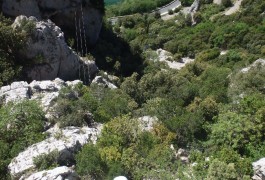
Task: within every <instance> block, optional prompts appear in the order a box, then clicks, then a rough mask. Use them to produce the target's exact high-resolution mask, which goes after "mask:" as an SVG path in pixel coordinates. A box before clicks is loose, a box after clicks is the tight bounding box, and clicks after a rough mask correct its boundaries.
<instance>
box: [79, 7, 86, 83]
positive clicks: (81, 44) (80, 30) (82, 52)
mask: <svg viewBox="0 0 265 180" xmlns="http://www.w3.org/2000/svg"><path fill="white" fill-rule="evenodd" d="M80 10H81V13H83V12H82V10H83V8H82V4H81V7H80ZM79 32H80V34H79V35H80V46H81V56H84V48H83V38H82V29H81V18H79ZM83 75H84V79H83V81H84V83H85V80H86V72H85V62H83Z"/></svg>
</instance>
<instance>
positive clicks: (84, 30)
mask: <svg viewBox="0 0 265 180" xmlns="http://www.w3.org/2000/svg"><path fill="white" fill-rule="evenodd" d="M81 15H82V25H83V33H84V44H85V52H84V53H85V56H86V55H87V54H88V53H87V42H86V29H85V20H84V12H83V7H82V5H81ZM84 71H85V70H84ZM87 75H88V79H87V84H89V83H90V73H89V66H87Z"/></svg>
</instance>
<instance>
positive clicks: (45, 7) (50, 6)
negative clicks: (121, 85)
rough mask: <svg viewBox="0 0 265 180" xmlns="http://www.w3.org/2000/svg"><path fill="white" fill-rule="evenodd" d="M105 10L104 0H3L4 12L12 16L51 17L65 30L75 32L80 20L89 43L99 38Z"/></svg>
mask: <svg viewBox="0 0 265 180" xmlns="http://www.w3.org/2000/svg"><path fill="white" fill-rule="evenodd" d="M81 10H82V11H81ZM103 11H104V1H103V0H98V1H96V3H95V2H94V1H91V0H2V12H3V13H4V14H5V15H7V16H10V17H16V16H19V15H26V16H28V17H29V16H34V17H36V18H38V19H39V20H41V19H51V20H52V21H53V22H54V23H55V24H56V25H57V26H60V27H61V28H63V30H64V31H69V30H70V31H73V32H74V31H75V24H76V22H77V23H78V24H79V21H80V22H81V27H82V29H83V26H84V31H83V32H82V33H84V34H86V37H87V40H88V43H89V44H95V42H96V41H97V39H98V36H99V32H100V29H101V25H102V16H103ZM82 22H84V25H83V23H82Z"/></svg>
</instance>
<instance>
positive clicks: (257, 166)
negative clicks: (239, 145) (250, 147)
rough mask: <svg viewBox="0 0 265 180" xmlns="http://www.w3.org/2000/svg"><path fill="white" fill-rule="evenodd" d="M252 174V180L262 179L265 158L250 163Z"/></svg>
mask: <svg viewBox="0 0 265 180" xmlns="http://www.w3.org/2000/svg"><path fill="white" fill-rule="evenodd" d="M252 166H253V170H254V176H253V177H252V179H253V180H264V179H265V158H261V159H260V160H258V161H256V162H253V163H252Z"/></svg>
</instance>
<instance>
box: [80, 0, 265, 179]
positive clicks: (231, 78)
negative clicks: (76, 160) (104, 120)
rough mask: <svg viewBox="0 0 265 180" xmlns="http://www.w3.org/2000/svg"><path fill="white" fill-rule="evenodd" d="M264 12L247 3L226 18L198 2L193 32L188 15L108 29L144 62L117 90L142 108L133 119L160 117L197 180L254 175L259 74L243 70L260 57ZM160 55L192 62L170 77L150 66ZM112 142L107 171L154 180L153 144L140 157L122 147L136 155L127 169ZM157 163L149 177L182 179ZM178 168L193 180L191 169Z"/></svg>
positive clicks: (257, 2)
mask: <svg viewBox="0 0 265 180" xmlns="http://www.w3.org/2000/svg"><path fill="white" fill-rule="evenodd" d="M264 7H265V4H264V2H263V1H261V0H244V1H242V4H241V10H240V12H237V13H234V14H232V15H230V16H226V15H224V14H223V13H224V12H225V10H226V7H225V4H221V5H216V4H212V3H211V2H210V1H203V4H201V8H200V10H199V11H198V12H197V13H195V15H194V19H195V21H196V22H197V24H196V25H194V26H191V25H192V23H191V17H190V16H189V15H187V16H186V17H185V16H184V15H183V14H181V13H180V14H179V15H178V16H177V17H176V18H175V19H172V20H169V21H162V20H161V19H159V18H158V17H155V16H154V15H144V16H143V15H140V14H139V15H136V16H134V17H125V18H123V19H121V20H120V22H118V23H117V24H116V25H114V27H113V30H114V32H115V33H116V34H117V35H118V37H121V38H122V39H124V40H125V41H126V42H127V43H128V44H129V45H130V48H131V51H132V52H134V53H135V54H140V55H141V57H142V58H143V59H144V60H145V65H146V67H145V69H144V71H143V74H141V75H137V74H133V75H132V76H131V77H128V78H126V79H125V81H123V83H122V84H121V89H122V90H123V91H125V92H126V93H127V94H129V95H130V96H131V97H132V98H133V99H134V100H135V101H136V102H137V103H138V105H139V108H138V109H137V110H136V111H134V112H135V113H133V116H135V115H136V116H142V115H151V116H157V117H158V119H159V120H160V121H161V122H162V123H163V125H164V126H165V127H166V128H168V129H169V130H170V131H171V132H172V133H175V138H174V140H173V143H174V145H175V146H176V147H184V148H188V149H190V150H191V154H192V155H191V162H196V163H197V165H196V166H194V167H193V168H192V174H193V176H194V177H193V178H195V179H204V178H206V177H207V178H208V179H214V178H216V177H214V174H218V178H220V179H236V178H238V179H243V178H247V177H250V176H252V174H253V172H252V167H251V162H252V161H254V160H257V159H258V158H261V157H262V153H263V152H264V144H263V140H264V132H263V130H262V129H263V127H264V124H263V123H262V121H263V120H262V119H263V118H262V117H263V115H262V112H263V105H262V104H263V103H264V102H265V99H264V91H263V90H262V87H263V80H262V77H264V74H263V72H264V71H263V68H264V67H263V66H261V65H260V66H257V68H252V69H251V70H250V71H249V72H248V73H246V74H242V73H241V72H240V69H242V68H243V67H245V66H247V65H249V64H251V63H253V62H254V61H255V60H257V59H259V58H264V56H265V54H264V47H265V39H264V32H265V31H264V30H265V29H264V28H265V21H264V13H263V12H264ZM176 20H177V21H176ZM109 28H110V27H109ZM159 48H163V49H165V50H168V51H169V52H171V53H173V54H174V57H173V59H171V60H172V61H180V59H181V57H186V56H189V57H194V58H195V59H196V60H195V62H194V63H191V64H189V65H187V66H186V67H185V68H183V69H182V70H180V71H176V70H171V69H169V68H168V67H166V65H163V64H160V63H159V62H153V61H151V60H149V59H152V57H153V56H156V53H155V50H157V49H159ZM110 51H112V49H110ZM257 64H258V63H257ZM259 68H260V70H258V69H259ZM165 69H166V70H165ZM246 89H247V91H246ZM260 113H261V114H260ZM111 122H112V121H111ZM254 127H255V128H254ZM254 129H255V130H254ZM106 134H107V133H106ZM106 136H107V135H106ZM109 141H110V142H109V144H108V145H109V146H110V147H109V148H110V149H108V152H110V151H111V152H113V154H112V155H110V154H109V155H106V154H105V156H104V157H106V158H107V159H108V158H110V159H111V160H110V159H108V160H105V161H104V159H103V161H104V162H105V163H107V166H108V167H109V168H111V167H114V164H116V163H118V164H119V167H120V168H121V169H122V172H123V171H125V172H126V173H125V174H127V175H128V176H129V177H132V178H136V177H141V178H144V177H145V178H147V177H155V176H156V175H157V174H156V173H155V172H153V174H152V173H149V174H148V173H147V172H150V171H148V170H147V169H145V168H147V166H148V165H147V164H145V163H147V161H148V160H147V159H148V157H149V155H150V154H149V153H151V152H152V151H153V150H154V148H155V147H156V145H155V144H152V145H150V146H149V148H147V147H146V152H145V153H144V154H143V153H142V152H139V151H137V150H135V149H134V147H135V146H136V147H137V148H139V146H137V142H134V140H133V139H131V140H130V142H131V143H132V144H129V145H128V144H127V146H128V148H133V150H132V151H133V152H134V153H133V154H131V158H129V160H128V161H129V162H131V164H130V166H128V165H127V162H126V163H125V160H124V159H123V158H125V157H124V153H125V152H127V149H126V148H125V149H120V148H122V147H123V148H124V147H125V146H124V145H121V146H119V145H117V144H115V143H114V140H113V141H111V140H109ZM146 141H147V140H146ZM135 143H136V144H135ZM127 146H126V147H127ZM95 148H96V149H98V152H99V153H100V152H102V151H103V150H102V149H104V146H101V145H100V144H98V145H97V146H96V147H95ZM137 148H136V149H137ZM165 149H166V148H164V150H165ZM105 150H106V149H105ZM106 151H107V150H106ZM128 151H129V150H128ZM114 152H115V153H114ZM83 153H85V152H83ZM114 154H115V155H114ZM101 157H102V156H101ZM133 157H135V159H136V160H135V159H134V158H133ZM167 157H168V156H167ZM205 157H211V158H210V161H204V159H205ZM242 157H244V158H242ZM142 159H145V160H146V161H145V160H143V164H141V165H139V166H140V167H141V168H140V169H141V170H140V169H137V168H136V166H135V165H134V163H133V162H139V163H140V162H142V161H141V160H142ZM164 159H166V157H164ZM167 162H168V161H167ZM112 163H114V164H112ZM156 163H158V162H156V161H155V162H154V164H153V166H151V165H150V166H151V169H152V170H154V169H156V170H157V171H159V170H161V169H163V170H165V172H167V173H169V174H171V176H185V173H184V174H178V175H176V174H175V173H176V171H175V169H174V168H173V167H174V165H172V166H171V167H172V168H173V169H174V170H172V169H167V168H166V167H165V166H166V165H165V164H163V163H162V162H161V161H160V162H159V163H160V164H163V165H165V166H163V165H161V166H160V167H157V166H156V165H155V164H156ZM159 163H158V164H159ZM137 165H138V164H137ZM150 166H148V167H150ZM160 168H161V169H160ZM179 168H180V169H182V170H181V171H182V172H183V171H184V172H186V174H187V173H188V174H189V175H191V172H190V169H189V167H188V166H183V167H179ZM158 169H159V170H158ZM221 169H223V170H221ZM143 172H145V173H143ZM160 172H161V171H160ZM226 172H229V173H226ZM155 174H156V175H155ZM160 175H161V177H160V178H162V173H160ZM164 178H165V177H164Z"/></svg>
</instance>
